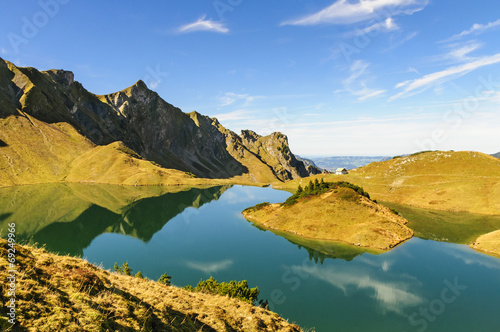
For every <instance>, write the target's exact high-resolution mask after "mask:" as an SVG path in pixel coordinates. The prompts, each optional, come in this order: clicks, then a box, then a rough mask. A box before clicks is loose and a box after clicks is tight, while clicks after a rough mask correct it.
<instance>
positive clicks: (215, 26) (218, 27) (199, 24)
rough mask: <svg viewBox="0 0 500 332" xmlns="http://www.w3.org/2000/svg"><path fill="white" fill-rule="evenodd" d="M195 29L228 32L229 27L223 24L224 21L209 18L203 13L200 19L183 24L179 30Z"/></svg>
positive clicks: (184, 31)
mask: <svg viewBox="0 0 500 332" xmlns="http://www.w3.org/2000/svg"><path fill="white" fill-rule="evenodd" d="M195 31H213V32H219V33H227V32H229V29H228V28H226V27H225V26H224V24H222V22H216V21H212V20H207V19H206V15H203V16H202V17H201V18H200V19H199V20H197V21H196V22H193V23H189V24H186V25H183V26H181V27H180V28H179V29H178V32H181V33H188V32H195Z"/></svg>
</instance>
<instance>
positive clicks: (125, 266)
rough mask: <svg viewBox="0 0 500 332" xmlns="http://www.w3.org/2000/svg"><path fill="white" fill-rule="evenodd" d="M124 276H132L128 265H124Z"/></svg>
mask: <svg viewBox="0 0 500 332" xmlns="http://www.w3.org/2000/svg"><path fill="white" fill-rule="evenodd" d="M122 270H123V274H124V275H126V276H131V275H132V269H131V268H130V267H129V266H128V263H126V262H125V263H123V265H122Z"/></svg>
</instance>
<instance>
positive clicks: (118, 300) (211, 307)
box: [0, 239, 300, 332]
mask: <svg viewBox="0 0 500 332" xmlns="http://www.w3.org/2000/svg"><path fill="white" fill-rule="evenodd" d="M8 248H9V247H8V245H7V241H6V240H3V239H0V278H1V279H2V280H7V276H8V272H7V270H8V262H7V259H6V257H7V250H8ZM16 264H17V271H18V273H17V274H16V320H17V323H16V329H15V331H40V332H44V331H47V332H49V331H63V330H64V331H300V329H299V327H298V326H296V325H291V324H289V323H287V322H286V321H284V320H283V319H282V318H280V317H279V316H278V315H277V314H275V313H273V312H270V311H267V310H264V309H262V308H258V307H255V306H253V305H251V304H249V303H246V302H242V301H239V300H236V299H232V298H228V297H223V296H215V295H209V294H203V293H192V292H188V291H186V290H183V289H179V288H176V287H173V286H165V285H162V284H159V283H157V282H154V281H150V280H145V279H140V278H134V277H130V276H125V275H118V274H114V273H110V272H108V271H105V270H102V269H99V268H97V267H95V266H94V265H92V264H89V263H88V262H86V261H84V260H81V259H78V258H71V257H65V256H57V255H54V254H50V253H48V252H46V251H45V250H43V249H36V248H32V247H27V246H18V245H16ZM0 285H1V287H2V289H1V293H0V294H1V297H2V299H1V300H2V303H6V301H7V300H8V299H9V298H8V297H7V293H8V292H7V290H8V284H7V282H2V283H0ZM7 310H8V308H6V306H2V308H1V309H0V311H1V316H0V327H1V330H2V331H11V329H10V326H11V324H10V323H8V322H7V318H6V317H7V315H6V313H7Z"/></svg>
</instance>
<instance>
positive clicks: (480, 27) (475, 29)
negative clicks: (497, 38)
mask: <svg viewBox="0 0 500 332" xmlns="http://www.w3.org/2000/svg"><path fill="white" fill-rule="evenodd" d="M499 25H500V19H498V20H496V21H494V22H490V23H487V24H479V23H474V24H473V25H472V27H471V28H470V29H468V30H464V31H462V32H460V33H459V34H456V35H454V36H451V37H450V38H448V39H445V40H443V41H441V42H442V43H446V42H450V41H454V40H458V39H460V38H462V37H465V36H468V35H470V34H480V33H482V32H484V31H486V30H489V29H492V28H494V27H497V26H499Z"/></svg>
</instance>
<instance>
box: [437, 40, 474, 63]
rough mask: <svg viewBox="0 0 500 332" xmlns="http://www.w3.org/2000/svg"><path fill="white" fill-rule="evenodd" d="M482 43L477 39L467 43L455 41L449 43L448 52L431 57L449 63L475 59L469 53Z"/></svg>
mask: <svg viewBox="0 0 500 332" xmlns="http://www.w3.org/2000/svg"><path fill="white" fill-rule="evenodd" d="M481 46H482V44H481V43H478V42H476V41H469V42H466V43H461V44H460V43H453V44H450V45H447V48H448V49H449V50H448V52H446V53H444V54H440V55H437V56H434V57H431V61H446V62H447V63H449V64H451V63H457V62H465V61H471V60H474V59H475V58H474V57H471V56H470V55H469V54H470V53H472V52H474V51H475V50H477V49H479V48H480V47H481Z"/></svg>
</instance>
